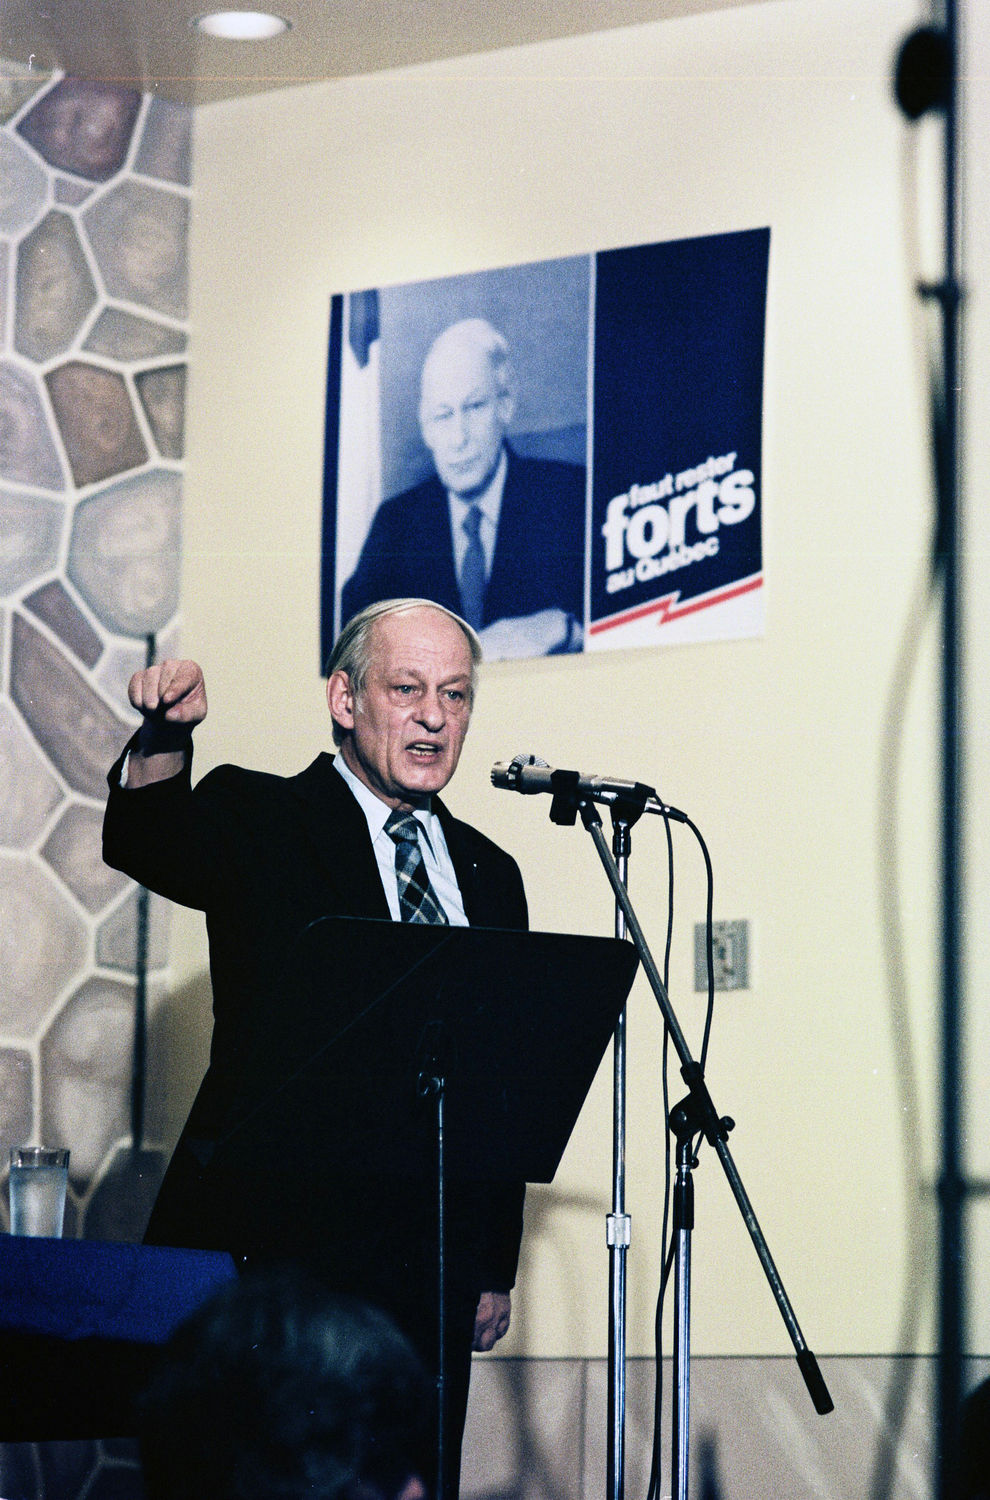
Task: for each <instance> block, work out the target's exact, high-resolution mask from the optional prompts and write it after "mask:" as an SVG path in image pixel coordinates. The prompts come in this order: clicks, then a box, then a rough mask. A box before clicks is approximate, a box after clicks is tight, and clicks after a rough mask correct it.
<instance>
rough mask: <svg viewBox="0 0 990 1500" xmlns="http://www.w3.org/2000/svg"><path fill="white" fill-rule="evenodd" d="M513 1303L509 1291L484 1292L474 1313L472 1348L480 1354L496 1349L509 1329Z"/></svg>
mask: <svg viewBox="0 0 990 1500" xmlns="http://www.w3.org/2000/svg"><path fill="white" fill-rule="evenodd" d="M511 1317H512V1304H511V1301H510V1298H509V1294H508V1292H482V1294H481V1296H480V1298H479V1299H478V1311H477V1312H476V1313H475V1315H474V1341H473V1343H472V1345H471V1348H472V1349H474V1350H475V1351H476V1352H477V1353H478V1354H487V1353H488V1351H489V1349H494V1348H495V1345H496V1344H497V1343H498V1341H499V1339H500V1338H504V1337H505V1335H506V1334H507V1333H508V1331H509V1322H510V1320H511Z"/></svg>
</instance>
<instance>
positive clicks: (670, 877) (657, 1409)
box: [647, 816, 674, 1500]
mask: <svg viewBox="0 0 990 1500" xmlns="http://www.w3.org/2000/svg"><path fill="white" fill-rule="evenodd" d="M663 826H664V832H665V833H666V835H667V942H666V945H665V947H664V954H663V983H664V988H665V989H666V988H667V985H668V982H669V978H670V949H671V943H672V940H673V935H674V841H673V839H672V837H671V833H670V819H669V818H668V817H666V816H665V817H664V820H663ZM669 1053H670V1031H669V1028H668V1026H667V1023H666V1021H665V1022H664V1027H663V1046H662V1049H661V1055H660V1081H661V1091H662V1094H663V1169H664V1175H663V1221H662V1224H661V1229H660V1290H659V1293H658V1295H657V1305H656V1312H655V1314H654V1321H653V1342H654V1351H655V1353H654V1385H653V1443H652V1450H651V1457H650V1482H649V1486H648V1488H647V1500H657V1497H658V1496H659V1493H660V1465H661V1441H662V1419H663V1305H664V1296H665V1293H666V1290H667V1280H668V1278H669V1276H670V1266H671V1263H672V1259H673V1243H672V1241H671V1243H670V1248H669V1250H668V1239H669V1236H670V1190H671V1156H670V1087H669V1084H668V1080H667V1060H668V1056H669Z"/></svg>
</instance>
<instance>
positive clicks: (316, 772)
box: [295, 754, 389, 920]
mask: <svg viewBox="0 0 990 1500" xmlns="http://www.w3.org/2000/svg"><path fill="white" fill-rule="evenodd" d="M295 784H296V791H297V794H298V796H299V798H300V800H301V801H302V802H303V803H304V804H305V806H306V812H305V815H304V817H303V819H302V823H303V829H304V832H305V836H306V838H307V839H308V840H309V842H310V844H311V845H312V847H313V849H314V851H315V854H316V858H317V861H318V863H319V864H320V866H321V867H322V869H323V871H324V874H325V875H326V877H327V879H328V881H329V882H330V883H331V884H332V885H333V886H334V888H335V890H336V891H337V892H338V905H337V909H338V910H339V911H340V912H341V913H342V914H343V915H349V916H354V917H383V918H385V919H386V920H387V919H388V917H389V909H388V902H387V900H386V899H385V892H384V890H383V889H382V882H381V876H380V875H379V873H378V863H377V861H376V859H375V852H374V850H373V849H372V847H371V837H370V835H369V833H368V823H367V820H366V818H365V816H364V813H363V812H362V811H361V809H360V807H359V806H358V804H357V802H356V801H355V799H354V798H353V796H352V795H351V793H350V790H349V789H348V786H347V783H346V782H345V781H344V779H343V777H341V776H339V775H338V774H337V772H336V771H335V770H334V769H333V761H332V759H331V757H330V756H329V755H325V754H324V755H320V756H319V757H318V758H317V759H316V760H315V761H314V762H313V764H312V765H311V766H308V767H307V769H306V770H305V771H303V772H301V774H300V775H299V776H297V777H296V778H295Z"/></svg>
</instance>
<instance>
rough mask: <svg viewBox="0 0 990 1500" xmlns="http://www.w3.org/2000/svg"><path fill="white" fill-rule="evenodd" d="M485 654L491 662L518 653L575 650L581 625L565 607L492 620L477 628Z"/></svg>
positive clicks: (579, 641) (577, 645)
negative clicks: (479, 628) (488, 623)
mask: <svg viewBox="0 0 990 1500" xmlns="http://www.w3.org/2000/svg"><path fill="white" fill-rule="evenodd" d="M478 635H479V638H480V640H481V644H482V646H483V647H484V652H485V656H486V657H488V658H489V660H491V661H495V660H498V659H501V660H508V659H509V658H512V657H520V656H549V655H550V653H551V652H554V653H559V652H562V651H578V650H580V648H581V627H580V625H579V624H578V622H577V620H575V618H574V616H573V615H570V614H568V613H567V611H566V610H564V609H538V610H537V611H536V613H535V614H532V615H511V616H507V617H506V618H505V619H504V620H493V621H492V623H491V624H490V625H486V626H485V628H484V630H479V631H478Z"/></svg>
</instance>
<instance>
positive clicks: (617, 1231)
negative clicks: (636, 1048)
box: [606, 819, 632, 1500]
mask: <svg viewBox="0 0 990 1500" xmlns="http://www.w3.org/2000/svg"><path fill="white" fill-rule="evenodd" d="M629 849H630V838H629V824H628V823H624V822H622V821H621V820H620V819H616V821H615V824H614V829H613V836H612V852H613V854H614V855H615V862H616V866H617V868H618V873H619V879H620V880H621V882H622V884H623V885H624V886H625V885H626V884H627V883H628V878H629ZM615 935H616V937H617V938H624V937H625V936H626V918H625V914H624V912H623V911H622V908H621V907H620V906H618V905H616V911H615ZM612 1109H613V1115H612V1212H611V1213H610V1214H609V1216H608V1219H607V1221H606V1240H607V1242H608V1252H609V1274H608V1291H609V1299H608V1300H609V1317H608V1453H607V1464H608V1485H609V1488H608V1494H609V1500H623V1493H624V1488H625V1419H626V1251H627V1249H628V1248H629V1242H630V1238H631V1231H632V1220H631V1219H630V1217H629V1215H628V1214H627V1213H626V1012H625V1010H623V1012H622V1014H621V1016H620V1017H619V1020H618V1023H617V1025H616V1028H615V1035H614V1038H613V1041H612Z"/></svg>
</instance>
